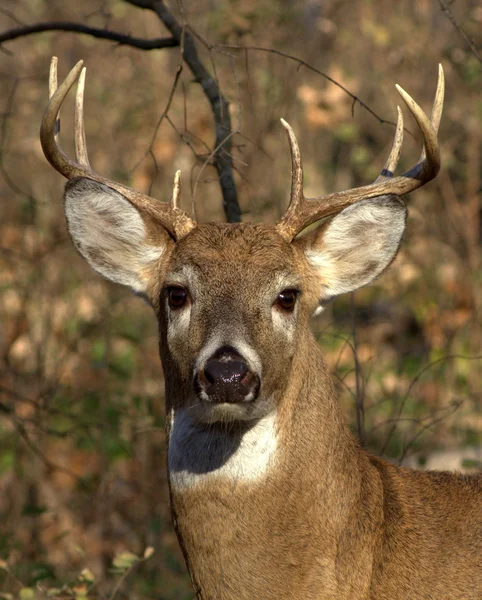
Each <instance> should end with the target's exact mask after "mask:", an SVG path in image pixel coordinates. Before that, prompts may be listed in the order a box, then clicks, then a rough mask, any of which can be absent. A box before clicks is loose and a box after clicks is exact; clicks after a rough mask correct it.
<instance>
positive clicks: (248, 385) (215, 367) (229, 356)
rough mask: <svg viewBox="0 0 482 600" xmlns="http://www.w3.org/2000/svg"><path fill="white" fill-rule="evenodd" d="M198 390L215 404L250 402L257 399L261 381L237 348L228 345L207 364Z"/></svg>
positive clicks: (199, 380)
mask: <svg viewBox="0 0 482 600" xmlns="http://www.w3.org/2000/svg"><path fill="white" fill-rule="evenodd" d="M198 387H200V388H201V390H202V391H203V392H204V394H203V397H204V398H205V399H206V396H207V399H208V400H209V401H211V402H230V403H236V402H249V401H251V400H254V399H255V398H256V395H257V391H258V388H259V378H258V376H257V375H256V374H255V373H253V371H251V369H250V367H249V365H248V363H247V362H246V361H245V360H244V358H243V357H242V356H241V355H240V354H239V353H238V352H237V351H236V350H234V348H231V347H229V346H226V347H223V348H220V349H219V350H218V351H217V352H216V353H215V354H213V356H211V357H210V358H209V359H208V360H207V361H206V363H205V365H204V368H203V369H201V371H200V373H199V377H198Z"/></svg>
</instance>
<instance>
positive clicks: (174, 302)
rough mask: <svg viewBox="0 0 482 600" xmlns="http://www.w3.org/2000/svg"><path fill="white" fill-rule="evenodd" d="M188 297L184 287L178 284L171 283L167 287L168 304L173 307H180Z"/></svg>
mask: <svg viewBox="0 0 482 600" xmlns="http://www.w3.org/2000/svg"><path fill="white" fill-rule="evenodd" d="M187 299H188V293H187V290H186V288H183V287H181V286H180V285H173V286H170V287H168V288H167V300H168V302H169V306H170V307H171V308H173V309H178V308H182V307H183V306H184V305H185V304H186V302H187Z"/></svg>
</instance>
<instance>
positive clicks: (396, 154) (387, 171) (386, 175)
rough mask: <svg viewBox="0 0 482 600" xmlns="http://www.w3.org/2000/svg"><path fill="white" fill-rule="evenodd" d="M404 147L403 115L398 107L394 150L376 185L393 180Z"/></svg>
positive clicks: (391, 151)
mask: <svg viewBox="0 0 482 600" xmlns="http://www.w3.org/2000/svg"><path fill="white" fill-rule="evenodd" d="M402 146H403V113H402V110H401V108H400V107H399V106H397V127H396V129H395V137H394V140H393V145H392V149H391V150H390V154H389V156H388V159H387V162H386V163H385V166H384V167H383V169H382V172H381V173H380V175H379V176H378V177H377V178H376V179H375V183H378V182H379V181H386V180H387V179H391V178H392V177H393V174H394V172H395V169H396V168H397V165H398V161H399V160H400V154H401V153H402Z"/></svg>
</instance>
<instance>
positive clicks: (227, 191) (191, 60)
mask: <svg viewBox="0 0 482 600" xmlns="http://www.w3.org/2000/svg"><path fill="white" fill-rule="evenodd" d="M126 2H128V3H129V4H132V5H133V6H138V7H139V8H145V9H149V10H152V11H153V12H155V13H156V14H157V16H158V17H159V19H160V20H161V21H162V22H163V23H164V25H165V27H166V28H167V29H168V30H169V31H170V33H171V34H172V36H173V38H174V39H175V40H176V41H177V42H178V44H180V42H181V36H182V32H183V27H182V26H181V25H180V23H179V22H178V21H177V19H176V18H175V17H174V15H173V14H172V13H171V12H170V11H169V10H168V8H167V7H166V5H165V4H164V2H163V1H162V0H126ZM184 61H185V62H186V64H187V65H188V67H189V68H190V70H191V72H192V74H193V75H194V77H195V79H196V81H197V82H198V83H199V84H200V86H201V87H202V89H203V91H204V93H205V95H206V97H207V99H208V100H209V103H210V105H211V110H212V112H213V116H214V121H215V124H216V140H215V142H214V151H213V159H214V166H215V167H216V171H217V173H218V177H219V183H220V186H221V191H222V195H223V206H224V212H225V213H226V217H227V220H228V222H230V223H237V222H239V221H241V209H240V207H239V202H238V194H237V190H236V183H235V181H234V172H233V160H232V157H231V150H232V137H233V131H232V127H231V117H230V114H229V105H228V102H227V100H226V98H225V97H224V96H223V95H222V93H221V90H220V89H219V86H218V84H217V82H216V80H215V79H214V78H213V77H212V76H211V74H210V73H209V72H208V71H207V69H206V67H205V66H204V65H203V63H202V62H201V60H200V58H199V55H198V52H197V49H196V45H195V43H194V39H193V37H192V35H191V34H190V33H189V31H187V30H186V31H185V35H184Z"/></svg>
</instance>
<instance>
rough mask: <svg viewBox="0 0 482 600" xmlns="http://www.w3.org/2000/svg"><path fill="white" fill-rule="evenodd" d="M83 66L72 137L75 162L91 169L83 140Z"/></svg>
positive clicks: (84, 70) (78, 87) (78, 86)
mask: <svg viewBox="0 0 482 600" xmlns="http://www.w3.org/2000/svg"><path fill="white" fill-rule="evenodd" d="M85 72H86V69H85V67H84V68H83V69H82V71H81V72H80V76H79V82H78V84H77V94H76V95H75V117H74V122H75V124H74V132H75V133H74V136H75V137H74V139H75V158H76V160H77V162H78V163H79V164H80V165H82V166H84V167H87V168H88V169H90V170H92V169H91V166H90V163H89V155H88V154H87V143H86V141H85V127H84V88H85Z"/></svg>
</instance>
